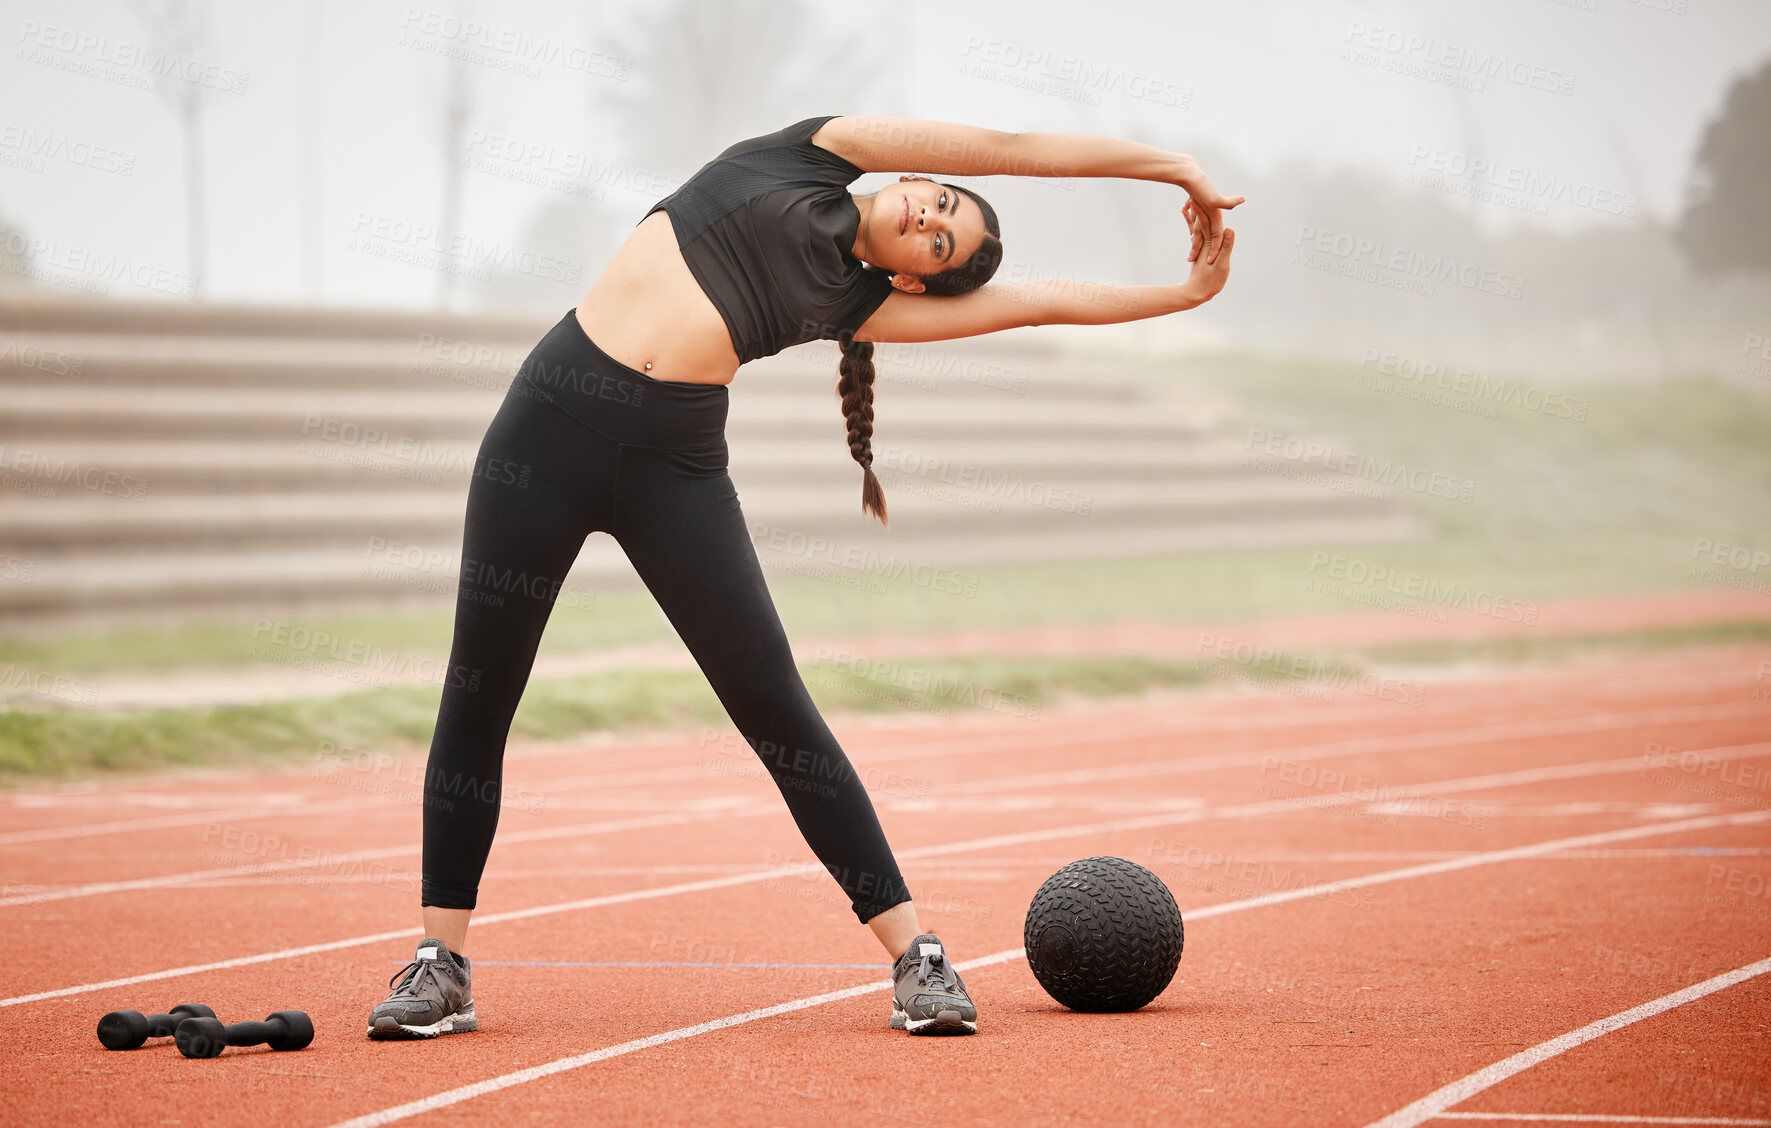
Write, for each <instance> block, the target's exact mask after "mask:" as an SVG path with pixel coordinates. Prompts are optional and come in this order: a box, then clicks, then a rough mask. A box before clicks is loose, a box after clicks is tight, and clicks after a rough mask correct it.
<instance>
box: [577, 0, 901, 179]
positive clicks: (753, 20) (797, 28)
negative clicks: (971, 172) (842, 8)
mask: <svg viewBox="0 0 1771 1128" xmlns="http://www.w3.org/2000/svg"><path fill="white" fill-rule="evenodd" d="M602 40H603V41H602V44H601V45H600V46H601V49H603V50H605V51H607V52H608V53H609V54H611V55H613V56H615V57H616V58H619V59H623V60H626V61H629V62H631V63H632V67H631V70H630V71H629V72H628V76H627V78H626V80H625V81H619V82H618V81H616V80H614V79H606V80H603V81H599V82H597V83H596V85H595V86H594V87H593V96H594V97H595V98H596V100H597V101H599V102H601V103H602V104H603V105H604V106H605V107H606V108H607V109H608V111H609V112H610V113H611V114H612V115H613V116H614V117H615V118H616V120H617V121H618V123H619V127H620V131H621V136H622V141H623V144H622V150H623V160H624V161H625V162H626V163H629V164H631V165H635V166H638V167H641V168H644V169H645V170H646V171H648V172H651V173H655V174H676V175H683V176H686V175H688V174H689V173H691V172H693V171H694V170H695V169H697V168H699V167H701V166H702V165H703V164H705V163H707V162H708V161H710V160H712V159H713V158H714V157H715V156H716V155H718V153H719V152H720V151H721V150H722V149H724V148H726V146H728V145H731V144H732V143H733V142H735V141H740V140H742V139H743V138H746V137H752V136H755V135H757V134H760V133H767V132H769V131H771V130H775V129H780V128H781V127H782V126H784V125H787V124H789V123H791V122H793V121H796V120H798V119H799V118H804V117H810V116H812V115H813V114H816V113H819V112H825V113H845V114H861V113H866V112H868V109H867V107H865V106H864V103H866V102H868V101H872V100H874V99H876V98H878V97H879V95H880V92H881V91H882V90H884V89H890V88H892V86H893V79H894V76H895V73H896V71H895V64H894V62H893V55H892V53H891V50H890V46H889V44H886V43H884V42H881V41H877V40H870V39H868V38H867V37H865V36H863V35H862V34H861V33H859V32H850V33H848V34H846V35H845V34H839V33H838V32H836V31H835V30H834V29H832V28H831V27H830V26H829V25H828V24H826V23H825V22H824V21H823V20H822V19H820V18H819V11H818V9H817V8H815V7H813V6H812V5H809V4H806V3H803V2H802V0H722V2H721V3H718V4H709V3H706V2H705V0H667V2H665V3H659V4H656V5H648V6H643V7H641V9H640V14H639V15H638V17H637V19H636V24H635V26H634V28H633V29H632V30H630V31H628V32H625V33H612V32H605V33H604V34H603V36H602ZM875 112H890V113H903V112H904V111H903V110H902V109H901V108H900V109H896V110H879V111H875Z"/></svg>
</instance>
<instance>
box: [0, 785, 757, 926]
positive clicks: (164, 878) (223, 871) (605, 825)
mask: <svg viewBox="0 0 1771 1128" xmlns="http://www.w3.org/2000/svg"><path fill="white" fill-rule="evenodd" d="M779 811H780V805H779V804H775V803H768V804H744V805H742V806H740V805H736V804H734V805H730V806H726V807H720V808H710V809H708V810H706V811H697V812H694V813H691V814H678V815H649V816H645V817H641V818H633V819H615V820H613V821H609V822H596V823H574V824H572V825H570V826H555V827H542V828H538V829H536V830H517V831H511V832H510V833H509V834H507V835H506V836H505V837H503V838H500V839H499V841H500V842H544V841H548V840H550V839H556V838H578V837H583V836H588V835H594V834H616V833H620V832H621V831H625V830H649V829H651V828H653V827H660V826H681V825H683V824H685V823H694V822H706V821H709V820H711V819H723V818H754V817H757V816H761V815H769V814H775V813H778V812H779ZM423 849H424V845H423V843H416V844H411V845H405V846H381V847H376V848H374V849H369V850H352V851H349V852H347V853H343V854H328V853H322V854H319V855H318V856H316V857H313V858H293V859H287V860H283V861H275V862H254V863H252V864H250V865H244V866H218V867H213V868H210V869H201V870H186V871H184V872H183V873H169V874H162V875H160V876H158V877H138V878H134V879H132V880H128V881H94V882H87V883H85V884H81V885H73V886H69V887H67V888H62V889H44V890H41V891H39V892H32V893H14V894H10V895H8V896H4V897H0V908H4V907H7V906H10V905H39V904H42V903H44V902H46V901H66V900H70V899H72V898H75V897H97V896H101V895H103V894H108V893H129V892H136V891H139V890H143V889H167V888H201V885H200V884H199V883H202V882H210V881H216V880H219V879H225V878H237V877H252V876H257V875H260V874H273V873H287V872H289V871H292V870H305V869H323V868H325V867H329V866H339V865H350V864H352V863H354V862H366V861H375V860H379V859H382V858H397V857H400V856H401V855H403V854H417V853H420V852H422V851H423ZM7 884H8V885H12V886H17V885H19V884H21V883H19V882H8V883H7Z"/></svg>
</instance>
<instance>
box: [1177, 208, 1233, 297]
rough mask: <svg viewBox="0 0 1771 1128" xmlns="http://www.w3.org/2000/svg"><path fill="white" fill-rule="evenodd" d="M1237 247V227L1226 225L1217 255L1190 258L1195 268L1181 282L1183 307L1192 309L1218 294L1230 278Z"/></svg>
mask: <svg viewBox="0 0 1771 1128" xmlns="http://www.w3.org/2000/svg"><path fill="white" fill-rule="evenodd" d="M1195 249H1196V250H1197V248H1195ZM1235 249H1236V229H1235V228H1234V227H1226V228H1225V229H1224V234H1223V237H1222V238H1221V239H1220V240H1219V241H1218V253H1217V254H1216V255H1215V256H1214V255H1203V256H1195V257H1193V258H1190V259H1189V260H1188V261H1189V262H1191V263H1192V264H1193V269H1192V270H1191V271H1189V272H1188V274H1187V280H1186V281H1185V282H1183V283H1182V284H1181V293H1182V295H1183V296H1184V304H1183V306H1182V308H1184V309H1192V308H1193V307H1194V306H1201V305H1204V304H1205V303H1206V302H1209V301H1211V300H1212V299H1213V298H1215V297H1217V296H1218V292H1219V291H1221V290H1222V289H1223V288H1224V283H1226V282H1228V281H1229V280H1230V252H1231V251H1233V250H1235Z"/></svg>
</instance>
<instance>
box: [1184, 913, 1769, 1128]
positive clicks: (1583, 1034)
mask: <svg viewBox="0 0 1771 1128" xmlns="http://www.w3.org/2000/svg"><path fill="white" fill-rule="evenodd" d="M1195 915H1198V914H1195ZM1768 971H1771V959H1765V960H1760V961H1759V962H1758V963H1753V964H1748V965H1746V966H1745V967H1737V968H1735V969H1734V970H1733V971H1728V972H1723V973H1722V974H1721V975H1718V976H1716V977H1715V978H1713V979H1706V980H1704V981H1703V982H1702V983H1694V984H1692V985H1691V986H1689V987H1687V988H1685V989H1684V990H1682V991H1674V992H1673V993H1672V994H1670V995H1662V996H1661V997H1660V998H1658V999H1654V1000H1652V1001H1650V1002H1646V1003H1643V1004H1642V1005H1641V1006H1638V1007H1631V1008H1630V1009H1629V1010H1626V1011H1620V1012H1618V1013H1617V1014H1614V1015H1612V1016H1611V1017H1610V1018H1601V1019H1599V1020H1598V1021H1597V1022H1589V1023H1587V1024H1586V1025H1585V1026H1583V1027H1581V1028H1580V1029H1579V1030H1572V1031H1570V1032H1568V1033H1567V1034H1564V1035H1562V1036H1561V1037H1559V1038H1551V1039H1550V1040H1549V1041H1547V1042H1540V1043H1539V1044H1537V1045H1535V1046H1533V1047H1531V1048H1530V1049H1529V1050H1521V1051H1520V1052H1518V1053H1516V1054H1514V1055H1513V1056H1512V1057H1509V1058H1503V1059H1502V1060H1500V1061H1497V1062H1495V1063H1494V1064H1493V1065H1491V1066H1488V1067H1487V1068H1486V1069H1478V1070H1477V1071H1476V1072H1474V1073H1472V1074H1470V1075H1469V1076H1468V1077H1463V1078H1460V1079H1458V1080H1456V1081H1453V1082H1452V1083H1451V1084H1449V1085H1446V1086H1444V1087H1443V1088H1440V1089H1435V1090H1434V1091H1433V1092H1431V1093H1428V1094H1427V1095H1426V1096H1424V1097H1422V1098H1421V1099H1420V1100H1418V1101H1415V1102H1414V1103H1413V1104H1411V1105H1409V1106H1408V1107H1407V1108H1402V1109H1397V1110H1396V1111H1395V1112H1392V1113H1391V1114H1390V1115H1388V1116H1386V1117H1384V1118H1383V1119H1382V1120H1374V1121H1372V1122H1371V1123H1370V1124H1369V1125H1367V1126H1366V1128H1415V1126H1416V1125H1418V1124H1424V1123H1426V1122H1427V1121H1429V1120H1433V1119H1436V1118H1437V1117H1439V1116H1440V1114H1442V1113H1444V1112H1445V1111H1446V1110H1447V1109H1449V1108H1451V1107H1452V1106H1453V1105H1457V1104H1461V1103H1463V1102H1464V1101H1467V1100H1469V1099H1470V1098H1471V1097H1473V1096H1475V1095H1476V1094H1477V1093H1480V1092H1482V1091H1483V1090H1484V1089H1488V1088H1491V1087H1492V1086H1495V1085H1498V1084H1500V1083H1501V1082H1502V1081H1505V1080H1506V1079H1507V1078H1509V1077H1511V1076H1513V1075H1514V1074H1516V1073H1523V1072H1524V1071H1525V1070H1527V1069H1530V1068H1531V1067H1532V1066H1534V1065H1537V1064H1538V1063H1540V1062H1544V1061H1548V1060H1549V1059H1550V1058H1553V1057H1555V1056H1556V1055H1557V1054H1561V1053H1566V1052H1568V1051H1569V1050H1572V1049H1574V1048H1575V1047H1576V1046H1584V1045H1585V1044H1586V1043H1588V1042H1591V1041H1592V1040H1593V1039H1595V1038H1602V1037H1604V1036H1605V1035H1607V1034H1609V1033H1611V1032H1612V1031H1614V1030H1621V1029H1623V1028H1624V1027H1626V1026H1629V1025H1630V1024H1632V1023H1636V1022H1640V1021H1642V1020H1643V1019H1644V1018H1653V1017H1654V1016H1655V1015H1657V1014H1660V1013H1662V1012H1663V1011H1669V1010H1672V1009H1673V1008H1674V1007H1681V1006H1684V1005H1685V1004H1686V1003H1689V1002H1693V1001H1694V1000H1697V999H1701V998H1703V997H1704V996H1705V995H1711V994H1714V993H1715V992H1717V991H1721V990H1723V989H1725V988H1728V987H1732V986H1734V985H1735V984H1736V983H1744V982H1745V981H1747V980H1748V979H1753V978H1755V977H1757V976H1760V975H1764V974H1765V973H1766V972H1768Z"/></svg>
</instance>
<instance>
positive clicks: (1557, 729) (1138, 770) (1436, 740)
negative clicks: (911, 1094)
mask: <svg viewBox="0 0 1771 1128" xmlns="http://www.w3.org/2000/svg"><path fill="white" fill-rule="evenodd" d="M1712 708H1716V707H1715V706H1709V705H1703V706H1681V707H1680V708H1679V709H1676V710H1666V709H1649V710H1644V711H1643V712H1640V713H1612V714H1606V715H1604V716H1601V717H1569V718H1563V719H1559V720H1555V721H1522V722H1516V723H1509V724H1502V725H1481V726H1478V727H1475V728H1463V729H1446V730H1443V731H1439V732H1426V733H1403V734H1400V735H1396V736H1369V737H1357V738H1355V739H1352V740H1336V741H1330V742H1327V743H1321V744H1302V745H1294V746H1293V747H1290V748H1264V749H1257V750H1251V751H1247V752H1221V753H1218V754H1217V755H1213V756H1189V757H1183V758H1180V759H1175V760H1158V761H1151V762H1146V763H1143V764H1115V765H1112V766H1110V767H1104V768H1074V769H1070V770H1067V771H1057V772H1038V773H1035V774H1032V775H1020V776H1007V777H1001V778H998V779H982V780H974V781H972V782H970V783H962V784H955V785H953V786H950V787H943V788H942V789H941V793H942V794H943V795H969V794H975V793H981V792H988V791H992V790H994V789H995V788H996V787H997V786H998V785H999V784H1005V783H1011V784H1013V785H1014V786H1017V787H1061V786H1067V785H1074V784H1079V783H1102V782H1106V781H1108V780H1116V779H1128V778H1138V777H1141V776H1142V775H1144V774H1145V773H1149V774H1156V773H1157V772H1166V773H1181V772H1203V771H1211V770H1213V769H1215V768H1229V767H1246V766H1249V765H1251V764H1262V763H1265V762H1267V759H1268V758H1269V757H1271V758H1272V759H1273V760H1274V761H1275V762H1281V761H1302V760H1321V759H1328V758H1331V757H1336V756H1357V755H1361V754H1365V753H1375V752H1411V751H1416V750H1423V751H1424V750H1426V749H1429V748H1447V747H1451V746H1454V745H1460V744H1482V743H1486V742H1489V741H1499V740H1521V739H1532V738H1537V737H1548V736H1569V735H1573V734H1577V733H1585V732H1602V731H1609V730H1612V729H1618V728H1635V727H1638V726H1640V725H1644V724H1650V723H1654V722H1655V721H1663V720H1676V719H1678V718H1673V717H1667V716H1663V715H1662V714H1666V713H1671V712H1684V711H1687V710H1689V709H1697V710H1708V709H1712ZM1756 711H1758V710H1746V711H1745V712H1746V713H1749V714H1750V713H1752V712H1756ZM1651 715H1652V716H1651ZM1731 715H1732V714H1731ZM1686 719H1687V720H1694V719H1697V718H1686ZM1704 719H1710V720H1716V719H1729V718H1728V717H1721V718H1717V717H1706V718H1704ZM1593 722H1602V723H1593ZM1738 747H1756V748H1762V749H1766V750H1771V744H1758V745H1740V746H1738ZM1642 762H1643V765H1644V766H1647V765H1648V761H1647V760H1646V759H1644V760H1643V761H1642Z"/></svg>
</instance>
